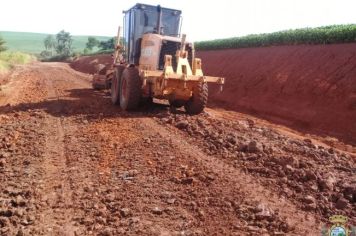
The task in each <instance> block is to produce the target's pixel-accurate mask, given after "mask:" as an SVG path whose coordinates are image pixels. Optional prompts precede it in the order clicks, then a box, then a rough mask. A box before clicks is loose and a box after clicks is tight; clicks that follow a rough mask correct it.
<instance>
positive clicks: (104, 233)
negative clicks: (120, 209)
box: [99, 228, 113, 236]
mask: <svg viewBox="0 0 356 236" xmlns="http://www.w3.org/2000/svg"><path fill="white" fill-rule="evenodd" d="M99 235H100V236H112V235H113V233H112V230H111V229H110V228H105V229H104V230H103V231H101V232H100V233H99Z"/></svg>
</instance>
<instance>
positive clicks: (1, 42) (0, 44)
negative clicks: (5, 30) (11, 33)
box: [0, 37, 7, 52]
mask: <svg viewBox="0 0 356 236" xmlns="http://www.w3.org/2000/svg"><path fill="white" fill-rule="evenodd" d="M5 43H6V42H5V40H3V39H2V38H1V37H0V52H3V51H6V49H7V48H6V47H5Z"/></svg>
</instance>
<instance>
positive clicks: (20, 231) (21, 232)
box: [16, 229, 25, 236]
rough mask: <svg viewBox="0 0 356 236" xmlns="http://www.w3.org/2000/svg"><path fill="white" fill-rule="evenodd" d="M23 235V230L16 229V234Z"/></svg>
mask: <svg viewBox="0 0 356 236" xmlns="http://www.w3.org/2000/svg"><path fill="white" fill-rule="evenodd" d="M24 235H25V233H24V232H23V230H22V229H19V230H18V231H17V234H16V236H24Z"/></svg>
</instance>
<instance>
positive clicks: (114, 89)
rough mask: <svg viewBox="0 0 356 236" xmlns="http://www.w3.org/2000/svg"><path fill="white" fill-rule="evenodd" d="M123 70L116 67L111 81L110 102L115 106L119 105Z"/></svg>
mask: <svg viewBox="0 0 356 236" xmlns="http://www.w3.org/2000/svg"><path fill="white" fill-rule="evenodd" d="M124 69H125V67H124V66H118V67H116V69H115V73H114V75H113V77H112V80H111V101H112V103H113V104H115V105H119V103H120V84H121V77H122V72H123V71H124Z"/></svg>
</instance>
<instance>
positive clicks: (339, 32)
mask: <svg viewBox="0 0 356 236" xmlns="http://www.w3.org/2000/svg"><path fill="white" fill-rule="evenodd" d="M349 42H356V24H350V25H331V26H323V27H317V28H303V29H295V30H285V31H279V32H274V33H269V34H252V35H247V36H243V37H234V38H227V39H216V40H210V41H201V42H197V43H195V47H196V49H197V50H215V49H229V48H247V47H265V46H278V45H296V44H331V43H349Z"/></svg>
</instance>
